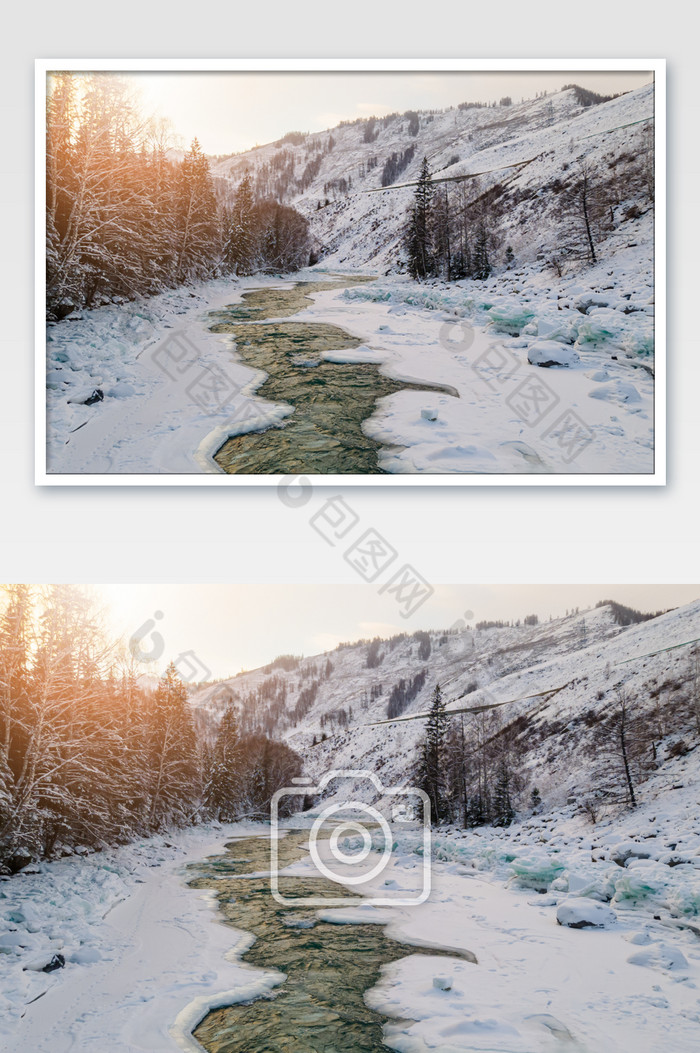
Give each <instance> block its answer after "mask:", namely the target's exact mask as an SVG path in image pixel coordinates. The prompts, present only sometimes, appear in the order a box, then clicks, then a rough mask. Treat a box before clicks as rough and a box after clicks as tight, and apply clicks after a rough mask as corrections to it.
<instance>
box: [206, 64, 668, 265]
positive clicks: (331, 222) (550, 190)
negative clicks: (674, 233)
mask: <svg viewBox="0 0 700 1053" xmlns="http://www.w3.org/2000/svg"><path fill="white" fill-rule="evenodd" d="M653 112H654V89H653V85H648V86H645V87H643V88H639V89H637V90H636V91H632V92H628V93H626V94H624V95H621V96H619V97H618V98H616V99H613V100H611V101H610V102H607V103H602V104H600V105H598V106H589V107H586V108H584V107H582V106H581V105H580V104H579V103H578V102H577V98H576V93H575V92H574V90H573V89H568V90H567V91H561V92H558V93H556V94H554V95H551V96H548V97H547V98H540V99H529V100H526V101H525V102H522V103H520V104H516V105H514V106H510V107H504V108H500V107H499V108H495V109H494V108H483V109H464V110H460V109H450V110H445V111H441V112H437V113H421V114H420V115H419V124H420V127H419V130H418V132H417V134H416V135H411V134H410V132H409V123H410V119H409V117H407V115H405V114H404V115H398V114H397V115H395V116H393V117H390V118H383V119H380V120H379V121H377V124H376V126H375V129H374V130H375V132H376V138H375V139H372V141H370V142H366V141H365V134H366V127H367V126H366V122H359V123H355V124H350V125H341V126H339V127H337V128H333V129H332V130H330V131H329V132H320V133H314V134H310V135H307V136H304V137H303V138H302V141H301V142H299V143H295V142H285V141H284V140H282V141H280V142H278V143H271V144H269V145H266V146H262V147H258V148H256V149H255V150H251V151H249V152H247V153H243V154H237V155H235V156H234V157H231V158H227V159H225V160H222V161H218V162H215V163H214V164H213V165H212V171H213V174H214V175H215V176H216V177H218V178H220V179H222V180H229V181H230V182H231V183H232V184H237V183H238V182H239V181H240V179H241V178H242V177H243V175H244V174H245V173H246V172H250V174H251V176H252V177H253V178H254V179H255V178H256V177H258V176H259V175H260V173H261V171H262V170H263V168H264V166H266V165H270V164H271V163H272V164H274V163H275V158H276V157H277V158H279V157H280V155H282V154H285V156H289V157H290V159H291V161H293V178H294V180H296V182H290V184H289V188H288V196H287V200H288V202H289V203H290V204H293V205H294V206H295V207H296V208H298V209H299V210H300V211H302V212H304V213H305V214H306V215H307V216H308V218H309V220H310V222H311V227H312V233H313V235H314V236H315V238H316V240H317V242H318V246H319V248H320V250H321V251H322V254H323V264H324V266H332V267H333V268H334V269H341V270H342V269H356V268H362V267H364V268H367V269H369V270H371V271H374V272H385V273H388V272H389V271H390V270H394V269H396V267H397V265H398V264H399V261H400V249H399V241H400V237H401V230H402V227H403V224H404V221H405V215H406V210H407V208H408V206H409V204H410V202H411V199H412V196H413V190H412V189H411V188H405V189H399V190H384V191H383V192H381V193H367V191H369V190H373V189H376V188H379V187H381V173H382V168H383V165H384V162H385V161H386V160H387V158H389V157H390V156H391V154H392V153H398V154H401V153H403V152H404V151H405V150H406V149H408V148H410V147H414V156H413V160H412V161H411V162H410V163H409V165H408V166H407V167H406V169H405V170H404V171H403V172H402V173H401V174H400V176H399V177H398V179H397V180H396V181H395V182H396V183H398V184H399V185H400V184H402V183H408V182H411V181H412V180H416V179H417V178H418V175H419V172H420V166H421V162H422V159H423V157H424V156H425V157H427V158H428V160H429V162H430V165H431V168H432V171H433V175H434V178H442V177H448V176H457V175H464V174H467V173H493V174H492V175H484V176H483V177H482V185H483V187H484V189H485V188H486V187H488V186H493V185H496V184H497V183H501V184H503V185H504V191H505V199H504V206H505V210H506V212H507V216H506V219H505V222H504V249H505V246H506V245H507V244H510V245H512V248H513V250H514V253H515V258H516V260H519V261H522V262H529V261H534V260H536V259H538V258H540V257H541V255H542V254H547V253H550V254H553V253H554V252H555V250H556V245H557V224H556V222H555V221H554V220H553V216H554V214H555V212H556V206H557V193H558V191H557V190H556V188H555V187H553V185H552V184H553V181H554V180H555V179H561V181H562V183H564V184H566V182H567V179H568V178H570V176H571V174H572V171H573V169H572V164H573V162H574V161H576V160H577V159H579V158H587V159H589V160H591V161H594V162H599V163H601V165H603V166H604V167H607V166H608V165H609V164H610V163H611V162H614V161H615V159H619V158H620V157H621V156H622V155H625V154H628V155H636V154H640V153H641V152H642V150H643V146H642V144H643V137H644V135H645V129H647V128H648V125H647V124H646V123H636V122H643V121H645V119H646V118H649V117H652V116H653ZM329 136H331V137H332V139H333V140H334V141H335V145H334V146H333V147H332V148H331V149H330V151H328V152H324V153H323V156H322V160H321V163H320V168H319V170H318V172H317V173H316V174H315V175H314V176H313V178H312V179H311V182H310V183H309V185H308V186H305V185H304V183H305V180H304V171H305V169H306V166H307V165H308V164H309V161H310V160H313V159H314V158H315V157H316V156H317V155H318V153H319V152H321V151H327V145H328V140H329ZM373 158H376V161H377V164H376V167H368V166H369V165H371V163H372V159H373ZM533 158H534V160H533V161H532V163H531V164H529V165H528V166H527V167H524V168H522V169H511V170H506V171H503V170H501V171H495V172H494V170H498V169H503V168H504V166H507V165H513V164H518V163H520V162H523V161H528V160H530V159H533ZM567 172H568V175H567ZM343 179H344V180H348V179H350V180H352V186H351V188H350V190H349V192H348V193H347V194H345V193H342V192H341V191H338V190H334V189H333V184H334V183H338V182H339V181H340V180H343ZM300 184H301V185H300ZM327 198H328V199H329V204H328V205H325V204H324V203H325V201H326V199H327ZM319 203H320V204H321V205H322V207H321V208H318V205H319ZM650 238H651V217H650V216H645V217H642V219H641V220H633V221H630V222H626V223H622V225H621V227H620V229H619V230H618V232H617V233H616V235H614V237H613V243H614V247H615V248H621V247H622V246H623V244H625V243H627V242H629V241H636V242H638V244H639V245H640V246H641V245H644V246H645V247H646V248H647V249H648V248H649V244H650Z"/></svg>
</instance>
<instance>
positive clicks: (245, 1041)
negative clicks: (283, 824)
mask: <svg viewBox="0 0 700 1053" xmlns="http://www.w3.org/2000/svg"><path fill="white" fill-rule="evenodd" d="M305 836H306V837H308V831H306V834H305V833H304V832H303V831H291V832H290V833H289V834H288V835H287V836H286V837H285V838H283V839H282V840H281V842H280V867H285V866H288V865H289V864H290V863H292V862H295V861H296V860H298V859H301V858H303V857H304V855H305V854H306V853H305V845H304V844H303V840H304V837H305ZM269 852H270V843H269V840H268V838H267V837H247V838H244V839H242V840H239V841H234V842H231V843H230V844H229V845H228V846H227V853H226V855H223V856H218V857H214V858H212V859H209V860H206V861H205V862H203V863H199V864H196V865H194V866H193V867H192V868H190V869H191V870H193V871H194V873H195V876H194V877H193V878H192V879H191V882H190V883H191V885H192V886H193V887H196V888H211V889H214V890H215V892H216V894H217V897H218V900H219V906H220V909H221V911H222V913H223V915H224V917H225V919H226V921H227V922H229V923H230V924H231V925H233V926H235V928H236V929H240V930H244V931H246V932H249V933H252V934H253V935H254V936H255V942H254V944H253V946H252V947H251V948H250V950H248V951H247V952H246V953H245V954H244V955H243V960H244V961H245V962H247V963H249V964H250V965H253V966H259V967H260V968H264V969H275V970H278V971H280V972H282V973H284V974H285V975H286V980H285V981H284V983H282V984H281V986H280V987H278V988H276V989H275V990H274V991H273V992H272V994H271V995H266V996H262V997H260V998H258V999H256V1000H255V1001H252V1002H249V1003H247V1004H246V1003H243V1004H237V1005H232V1006H229V1007H227V1008H224V1009H216V1010H214V1011H212V1012H210V1013H209V1014H208V1015H207V1016H206V1017H205V1019H204V1020H203V1021H202V1022H201V1023H200V1024H199V1026H198V1027H197V1029H196V1030H195V1037H196V1039H197V1040H198V1041H199V1042H200V1043H201V1044H202V1045H203V1046H204V1047H205V1049H207V1050H208V1051H209V1053H379V1051H381V1050H386V1049H387V1048H388V1047H387V1046H386V1045H385V1044H384V1043H383V1041H382V1026H383V1024H384V1023H385V1022H386V1020H387V1018H386V1017H384V1016H382V1015H381V1014H380V1013H377V1012H375V1011H374V1010H372V1009H370V1008H369V1007H368V1006H367V1005H366V1004H365V1001H364V992H365V991H366V990H368V989H369V988H370V987H373V986H374V985H375V983H376V982H377V980H378V979H379V977H380V973H381V967H382V966H383V965H387V964H389V963H390V962H393V961H396V960H397V959H399V958H404V957H406V955H408V954H430V955H433V956H434V955H445V956H450V957H454V956H455V952H454V951H444V950H440V949H428V948H425V947H413V946H411V947H409V946H407V945H406V944H402V943H399V942H397V941H396V940H393V939H390V938H389V937H388V936H387V935H386V934H385V932H384V930H383V927H382V926H381V925H377V924H348V925H339V924H330V923H326V922H321V921H319V920H318V918H317V916H316V910H317V908H299V907H293V908H286V907H283V906H280V905H279V904H278V903H277V902H276V901H275V900H274V899H273V898H272V895H271V893H270V887H269V885H270V883H269V878H268V877H267V876H259V875H260V874H263V875H265V874H266V872H267V871H268V870H269ZM256 874H257V875H258V876H245V875H256ZM280 891H281V892H282V894H283V895H284V896H285V898H286V897H294V898H298V897H300V896H319V895H324V894H326V893H328V895H329V896H332V897H334V898H338V896H339V895H344V891H345V890H344V889H343V887H342V886H340V885H338V884H336V883H334V882H331V881H329V880H327V879H326V878H324V877H321V876H317V875H312V876H309V877H283V878H280ZM348 900H349V903H356V902H357V899H356V897H354V896H352V897H350V896H349V894H348ZM464 957H466V958H468V959H469V960H470V961H476V959H475V958H474V956H473V955H471V954H469V953H468V952H465V953H464Z"/></svg>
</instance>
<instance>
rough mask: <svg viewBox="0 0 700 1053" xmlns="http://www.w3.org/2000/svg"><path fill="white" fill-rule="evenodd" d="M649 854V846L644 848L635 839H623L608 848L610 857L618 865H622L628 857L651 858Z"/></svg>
mask: <svg viewBox="0 0 700 1053" xmlns="http://www.w3.org/2000/svg"><path fill="white" fill-rule="evenodd" d="M651 855H652V853H651V850H650V849H649V848H645V847H644V845H640V844H638V843H637V842H636V841H624V842H623V843H622V844H619V845H615V847H614V848H611V849H610V859H611V860H612V862H613V863H617V865H618V866H619V867H623V866H624V865H625V864H626V862H627V860H628V859H651Z"/></svg>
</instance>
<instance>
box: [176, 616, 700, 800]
mask: <svg viewBox="0 0 700 1053" xmlns="http://www.w3.org/2000/svg"><path fill="white" fill-rule="evenodd" d="M697 637H700V601H698V602H696V603H693V604H690V605H688V606H686V607H683V608H680V609H678V610H674V611H671V612H669V613H667V614H664V615H661V616H658V617H656V618H654V619H652V620H650V621H646V622H643V623H641V624H635V625H630V626H627V627H622V626H620V625H619V624H617V623H616V621H615V619H614V617H613V610H612V609H611V607H610V606H604V607H600V608H596V609H593V610H590V611H586V612H583V613H578V614H573V615H570V616H568V617H565V618H560V619H558V620H555V621H552V622H547V623H545V624H540V625H536V626H518V627H506V628H490V629H480V630H477V629H472V628H465V629H461V630H453V631H450V632H448V633H444V634H441V633H437V632H431V633H427V634H422V633H419V634H414V635H413V636H400V637H395V638H393V639H392V640H387V641H382V642H381V643H376V642H374V643H372V642H370V643H368V642H363V643H358V644H354V645H348V646H342V645H341V647H339V648H338V649H337V650H336V651H333V652H330V653H328V654H324V655H320V656H316V657H314V658H305V659H303V660H300V659H294V658H292V657H287V658H281V659H278V660H277V661H276V662H275V663H272V664H271V665H269V666H266V667H264V668H263V669H260V670H256V671H254V672H249V673H244V674H241V675H239V676H237V677H234V678H233V679H232V680H229V681H226V682H223V683H219V684H215V685H212V686H211V687H207V688H205V689H203V690H202V691H200V692H199V693H197V694H196V695H195V696H194V697H193V698H192V700H191V702H192V705H193V707H194V708H195V710H196V711H197V712H198V714H199V719H200V720H201V722H202V724H203V726H207V725H212V724H215V723H216V721H217V720H218V719H219V718H220V715H221V713H222V712H223V709H224V708H225V706H226V705H227V704H228V703H230V702H233V703H234V704H235V705H236V706H237V708H238V710H239V714H240V720H241V723H242V725H243V726H244V727H249V728H251V727H256V726H258V727H264V728H265V729H266V730H267V731H268V733H272V734H274V735H276V736H281V737H283V738H284V739H285V740H286V741H287V742H288V743H289V744H290V745H291V746H293V747H294V748H295V749H296V750H298V751H299V752H300V753H301V754H302V755H303V757H304V761H305V766H306V767H305V771H306V773H307V774H309V775H311V776H313V777H314V778H317V777H319V776H320V775H321V774H323V773H324V772H325V771H327V770H330V769H338V768H367V769H370V770H372V771H374V772H376V773H377V774H378V775H379V776H380V777H381V779H382V781H383V783H384V784H385V785H392V784H394V783H402V782H404V781H406V780H410V777H411V769H412V766H413V764H414V763H415V758H416V746H417V743H418V741H419V740H420V738H421V736H422V734H423V731H424V721H422V720H415V721H408V722H405V723H401V722H398V723H392V724H388V725H382V726H372V725H373V723H374V722H377V721H382V720H386V718H387V715H388V713H389V712H390V713H391V715H392V716H397V715H398V716H409V715H411V714H414V713H420V712H425V711H426V710H427V708H428V707H429V704H430V696H431V694H432V692H433V690H434V688H435V685H436V684H438V683H439V684H440V685H441V687H442V689H443V691H444V693H445V695H446V697H447V698H448V699H449V700H450V705H449V706H448V708H459V707H463V706H468V705H471V704H472V703H473V704H474V706H475V707H477V706H479V705H482V704H485V703H486V704H488V703H491V702H508V701H510V700H518V699H522V701H516V702H515V703H514V704H513V705H508V706H504V707H503V709H500V710H498V709H497V710H495V711H493V712H494V713H495V714H496V716H493V715H492V713H491V711H489V712H488V713H487V714H486V716H485V717H484V720H487V721H489V722H490V723H488V724H487V726H486V727H487V731H488V734H489V735H492V736H493V735H503V734H507V735H508V736H509V738H510V741H511V744H512V748H513V749H514V751H515V753H516V754H517V756H518V758H519V761H520V762H521V763H522V764H523V768H524V785H523V789H522V793H521V802H524V801H526V800H527V799H528V795H529V793H530V791H531V789H532V788H533V787H534V786H537V788H538V789H539V791H540V793H541V795H542V798H543V801H544V802H545V804H546V805H547V806H558V805H561V804H565V803H566V801H567V799H568V798H570V797H572V796H573V797H575V798H576V799H577V800H578V801H579V802H580V803H583V801H584V798H585V797H587V796H588V795H589V794H591V792H592V791H593V790H594V789H595V788H596V786H598V785H600V779H601V775H600V773H599V764H600V759H601V758H600V746H599V744H598V743H599V739H598V736H599V735H600V727H601V725H602V724H604V723H605V721H606V720H607V719H608V718H609V716H610V714H611V712H612V711H613V710H614V709H615V706H616V705H617V700H618V699H619V696H620V693H621V692H623V693H624V694H625V695H627V696H628V697H629V699H630V702H631V704H633V705H635V706H637V707H638V713H639V716H640V717H641V719H642V721H643V723H644V724H645V725H647V726H648V727H649V729H650V739H649V750H650V751H653V754H654V763H653V764H651V765H650V766H649V767H648V768H646V769H645V772H644V777H643V779H642V780H641V783H643V785H642V788H641V797H642V798H644V797H646V796H649V795H655V794H656V793H657V792H660V791H661V790H663V789H664V788H666V787H667V786H668V785H669V783H673V781H674V780H675V778H676V775H677V772H678V771H679V770H680V767H682V766H683V764H684V763H686V761H685V760H684V758H685V756H686V754H687V753H688V751H689V750H690V749H691V747H692V746H694V744H695V742H696V740H697V727H696V724H697V721H698V714H697V711H696V707H697V686H698V685H697V678H698V677H697V668H696V662H695V658H694V657H693V655H694V649H693V647H692V646H690V647H681V648H678V649H674V650H670V651H662V652H661V653H659V654H654V655H653V656H651V657H643V656H645V655H647V654H648V652H651V651H659V650H660V649H661V648H667V647H671V646H672V645H675V644H679V643H683V642H685V641H688V640H693V639H694V638H697ZM428 651H429V653H428ZM368 661H369V662H375V663H376V665H372V666H369V667H368ZM402 681H403V690H402V687H401V682H402ZM412 688H413V690H412ZM545 691H546V692H548V693H547V694H545V695H544V696H541V697H529V698H528V697H526V696H536V695H538V693H541V692H545ZM550 691H551V693H549V692H550ZM392 698H393V701H392ZM390 705H392V706H393V710H389V706H390ZM456 719H459V718H456ZM464 720H465V735H466V736H467V738H468V737H469V736H470V735H476V734H483V731H484V728H483V727H482V726H481V725H480V724H479V720H480V718H479V717H473V716H471V715H467V716H465V718H464ZM453 723H454V721H453ZM686 740H687V741H686ZM650 756H651V753H650ZM691 770H692V766H691ZM358 792H361V791H360V787H358Z"/></svg>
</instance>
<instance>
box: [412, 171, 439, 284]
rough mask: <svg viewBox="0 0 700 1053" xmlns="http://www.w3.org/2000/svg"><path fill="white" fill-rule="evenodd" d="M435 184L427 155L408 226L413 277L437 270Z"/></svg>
mask: <svg viewBox="0 0 700 1053" xmlns="http://www.w3.org/2000/svg"><path fill="white" fill-rule="evenodd" d="M434 192H435V188H434V187H433V180H432V175H431V172H430V165H429V164H428V158H427V157H424V158H423V163H422V165H421V172H420V178H419V180H418V186H417V187H416V192H415V195H414V199H413V205H412V207H411V211H410V214H409V220H408V226H407V229H406V249H407V254H408V270H409V273H410V275H411V277H412V278H418V279H422V278H429V277H431V276H432V275H433V274H434V272H435V260H434V256H433V224H434V216H433V198H434Z"/></svg>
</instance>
